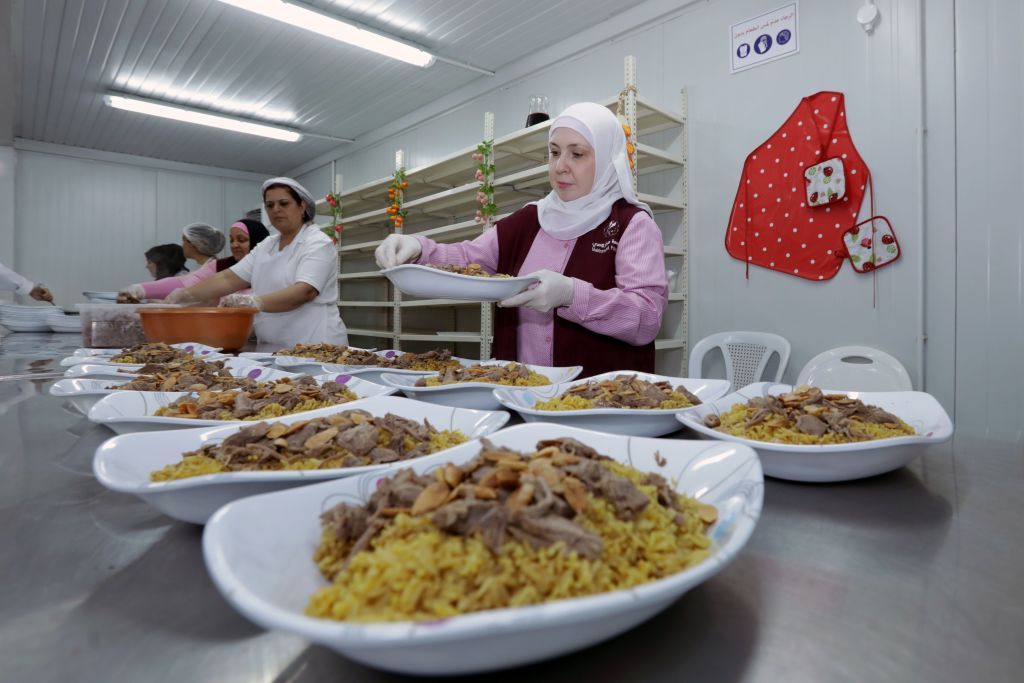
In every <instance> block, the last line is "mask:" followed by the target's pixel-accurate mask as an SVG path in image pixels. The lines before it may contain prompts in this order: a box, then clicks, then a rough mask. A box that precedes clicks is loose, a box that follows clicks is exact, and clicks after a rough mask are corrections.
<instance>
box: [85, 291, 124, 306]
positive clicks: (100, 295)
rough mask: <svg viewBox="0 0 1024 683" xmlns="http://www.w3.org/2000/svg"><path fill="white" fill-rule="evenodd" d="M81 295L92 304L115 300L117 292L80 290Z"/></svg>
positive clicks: (107, 302) (108, 302)
mask: <svg viewBox="0 0 1024 683" xmlns="http://www.w3.org/2000/svg"><path fill="white" fill-rule="evenodd" d="M82 296H84V297H85V298H86V299H88V300H89V302H90V303H94V304H110V303H114V302H116V301H117V292H82Z"/></svg>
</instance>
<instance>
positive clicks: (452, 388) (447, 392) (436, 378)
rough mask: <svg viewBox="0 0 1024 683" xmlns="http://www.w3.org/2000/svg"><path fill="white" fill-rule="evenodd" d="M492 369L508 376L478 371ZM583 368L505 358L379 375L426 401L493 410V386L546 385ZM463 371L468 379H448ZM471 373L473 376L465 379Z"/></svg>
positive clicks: (496, 405)
mask: <svg viewBox="0 0 1024 683" xmlns="http://www.w3.org/2000/svg"><path fill="white" fill-rule="evenodd" d="M490 369H493V370H494V371H495V372H497V371H499V370H500V371H501V373H502V376H507V377H510V378H511V379H507V380H501V381H500V382H499V381H492V380H490V379H488V378H487V377H486V376H485V375H482V374H481V373H480V372H478V371H485V370H490ZM581 372H583V366H581V365H572V366H567V367H550V366H546V365H530V364H529V363H513V362H510V361H504V360H492V361H484V362H482V363H474V364H473V365H469V366H465V367H463V368H461V369H458V368H457V369H448V370H446V371H443V372H439V373H434V374H433V375H419V376H416V375H398V374H394V373H389V372H385V373H383V374H382V375H381V376H380V380H381V382H382V383H383V384H386V385H387V386H389V387H394V388H395V389H398V390H399V391H401V392H402V393H404V394H405V395H406V396H408V397H409V398H415V399H417V400H420V401H427V402H429V403H439V404H441V405H446V406H457V407H460V408H479V409H480V410H496V409H498V408H500V407H501V404H500V403H499V402H498V399H496V398H495V397H494V393H493V390H494V389H499V388H506V389H509V390H511V391H522V390H523V389H527V388H532V387H538V386H549V385H552V384H559V383H562V382H568V381H569V380H572V379H575V378H576V376H577V375H579V374H580V373H581ZM463 374H465V375H466V377H467V379H465V380H459V381H454V382H450V383H445V382H449V379H446V376H448V377H449V378H450V376H452V375H458V376H460V377H461V376H462V375H463ZM470 377H472V379H468V378H470Z"/></svg>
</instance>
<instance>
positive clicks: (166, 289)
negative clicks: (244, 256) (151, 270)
mask: <svg viewBox="0 0 1024 683" xmlns="http://www.w3.org/2000/svg"><path fill="white" fill-rule="evenodd" d="M216 274H217V259H214V258H212V259H210V260H209V261H207V262H206V263H204V264H203V265H202V266H200V267H199V270H197V271H196V272H194V273H186V274H185V275H182V276H180V277H177V276H175V277H165V278H163V279H162V280H153V281H152V282H142V283H140V284H141V285H142V291H144V292H145V293H146V298H147V299H163V298H165V297H166V296H167V295H168V294H170V293H171V292H173V291H174V290H176V289H181V288H182V287H191V286H192V285H194V284H197V283H199V282H202V281H203V280H205V279H206V278H208V277H213V276H214V275H216Z"/></svg>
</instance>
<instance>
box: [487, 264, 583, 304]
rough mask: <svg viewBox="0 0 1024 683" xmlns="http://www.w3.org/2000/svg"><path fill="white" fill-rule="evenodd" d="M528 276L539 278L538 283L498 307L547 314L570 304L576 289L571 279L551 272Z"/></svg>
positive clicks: (544, 271)
mask: <svg viewBox="0 0 1024 683" xmlns="http://www.w3.org/2000/svg"><path fill="white" fill-rule="evenodd" d="M530 275H532V276H534V277H537V278H540V282H538V283H537V285H536V286H534V287H532V288H530V289H527V290H526V291H524V292H519V294H516V295H515V296H510V297H509V298H507V299H505V300H503V301H500V302H499V303H498V305H499V306H501V307H502V308H514V307H516V306H522V307H524V308H532V309H533V310H535V311H540V312H541V313H547V312H548V311H550V310H552V309H555V308H559V307H561V306H568V305H569V304H571V303H572V297H573V294H574V292H575V289H576V287H575V285H574V284H573V281H572V278H571V277H566V276H564V275H562V274H561V273H556V272H554V271H553V270H538V271H537V272H536V273H530Z"/></svg>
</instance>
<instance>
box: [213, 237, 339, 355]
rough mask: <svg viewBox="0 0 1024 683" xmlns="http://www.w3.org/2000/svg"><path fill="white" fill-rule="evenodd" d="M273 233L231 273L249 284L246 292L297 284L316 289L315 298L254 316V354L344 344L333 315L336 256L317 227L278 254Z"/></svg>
mask: <svg viewBox="0 0 1024 683" xmlns="http://www.w3.org/2000/svg"><path fill="white" fill-rule="evenodd" d="M280 243H281V235H280V234H278V233H276V232H275V233H273V234H272V235H271V236H270V237H268V238H266V239H265V240H263V241H262V242H260V243H259V244H257V245H256V248H255V249H253V250H252V251H250V252H249V253H248V255H246V257H245V258H243V259H242V260H241V261H239V262H238V263H236V264H235V265H233V266H232V267H231V271H232V272H233V273H234V274H235V275H237V276H238V277H240V278H242V279H243V280H245V281H246V282H248V283H250V284H251V285H252V293H253V294H256V295H257V296H258V295H261V294H270V293H271V292H276V291H278V290H281V289H284V288H285V287H290V286H291V285H294V284H295V283H297V282H305V283H306V284H308V285H310V286H312V287H314V288H316V291H317V292H319V294H317V296H316V298H315V299H313V300H312V301H310V302H307V303H305V304H303V305H301V306H299V307H298V308H296V309H295V310H292V311H287V312H285V313H260V314H258V315H257V316H256V325H255V327H256V338H257V340H258V342H259V348H260V349H269V348H271V347H273V350H277V349H282V348H285V347H288V346H292V345H294V344H298V343H304V344H316V343H322V342H325V343H328V344H346V345H347V344H348V334H346V332H345V323H343V322H342V321H341V315H339V314H338V301H337V299H338V253H337V251H336V250H335V248H334V243H333V242H331V240H330V238H329V237H327V235H325V234H324V233H323V232H321V231H320V228H318V227H316V225H314V224H313V223H307V224H306V225H304V226H303V227H302V229H301V230H300V231H299V234H297V235H296V236H295V239H293V240H292V242H291V244H289V245H288V246H287V247H285V248H284V249H283V250H282V249H280V248H279V247H280Z"/></svg>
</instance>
